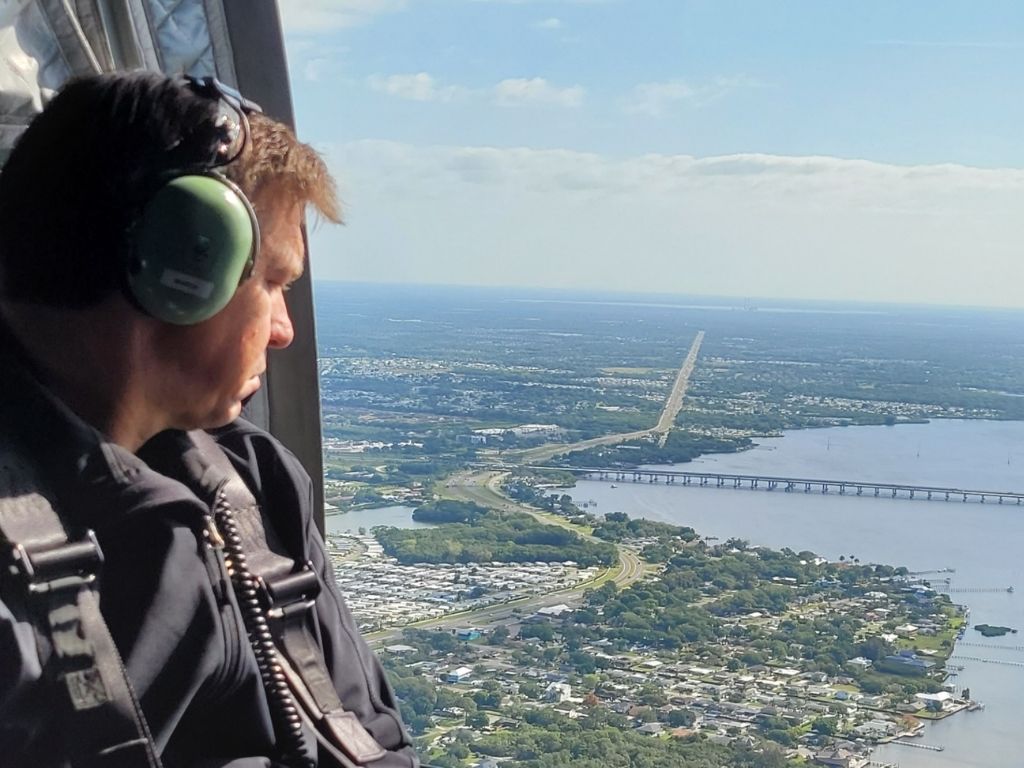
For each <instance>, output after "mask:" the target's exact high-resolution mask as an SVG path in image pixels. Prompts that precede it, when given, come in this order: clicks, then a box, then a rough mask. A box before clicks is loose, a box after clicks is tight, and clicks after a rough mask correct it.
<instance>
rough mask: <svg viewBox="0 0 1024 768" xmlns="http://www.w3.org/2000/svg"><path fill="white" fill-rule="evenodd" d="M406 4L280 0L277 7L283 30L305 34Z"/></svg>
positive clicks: (371, 0)
mask: <svg viewBox="0 0 1024 768" xmlns="http://www.w3.org/2000/svg"><path fill="white" fill-rule="evenodd" d="M406 6H407V2H406V0H280V6H279V7H280V10H281V23H282V26H283V27H284V30H285V32H286V33H288V34H293V33H298V34H308V33H318V32H330V31H334V30H337V29H343V28H345V27H354V26H358V25H360V24H365V23H367V22H368V21H370V20H371V19H372V18H373V17H374V16H377V15H379V14H382V13H394V12H396V11H401V10H404V9H405V8H406Z"/></svg>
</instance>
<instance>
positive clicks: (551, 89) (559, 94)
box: [494, 77, 585, 107]
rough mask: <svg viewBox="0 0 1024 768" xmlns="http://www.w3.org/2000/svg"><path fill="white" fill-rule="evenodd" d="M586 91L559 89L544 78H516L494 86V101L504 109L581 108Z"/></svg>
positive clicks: (574, 87) (571, 88) (580, 89)
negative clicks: (549, 105) (541, 106)
mask: <svg viewBox="0 0 1024 768" xmlns="http://www.w3.org/2000/svg"><path fill="white" fill-rule="evenodd" d="M584 93H585V91H584V90H583V88H582V87H581V86H578V85H574V86H571V87H569V88H559V87H557V86H554V85H551V83H549V82H548V81H547V80H545V79H544V78H542V77H533V78H525V77H516V78H510V79H508V80H502V81H501V82H500V83H498V84H497V85H496V86H494V101H495V103H496V104H499V105H500V106H503V107H517V106H522V105H525V104H553V105H556V106H560V107H579V106H580V105H582V104H583V96H584Z"/></svg>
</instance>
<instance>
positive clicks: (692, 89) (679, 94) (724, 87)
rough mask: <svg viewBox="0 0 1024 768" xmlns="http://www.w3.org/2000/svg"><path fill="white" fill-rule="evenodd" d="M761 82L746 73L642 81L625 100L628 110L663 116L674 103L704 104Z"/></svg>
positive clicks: (641, 113)
mask: <svg viewBox="0 0 1024 768" xmlns="http://www.w3.org/2000/svg"><path fill="white" fill-rule="evenodd" d="M761 85H762V84H761V83H759V82H758V81H757V80H754V79H753V78H750V77H746V76H744V75H737V76H733V77H717V78H715V79H714V80H712V81H710V82H708V83H704V84H701V85H694V84H692V83H689V82H687V81H686V80H668V81H665V82H658V83H641V84H640V85H637V86H636V87H635V88H633V92H632V94H631V96H630V98H629V99H628V100H627V101H626V105H625V111H626V112H627V113H630V114H636V115H650V116H652V117H661V116H662V115H664V114H665V112H667V111H668V110H669V109H670V108H671V107H672V106H673V105H675V104H677V103H679V102H686V103H689V104H692V105H694V106H704V105H705V104H708V103H710V102H712V101H714V100H716V99H719V98H721V97H723V96H725V95H726V94H728V93H730V92H732V91H735V90H737V89H740V88H756V87H760V86H761Z"/></svg>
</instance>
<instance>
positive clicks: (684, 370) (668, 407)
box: [654, 331, 704, 448]
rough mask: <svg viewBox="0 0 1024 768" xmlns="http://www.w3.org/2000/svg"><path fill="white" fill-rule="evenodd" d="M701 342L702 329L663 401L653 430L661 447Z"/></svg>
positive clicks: (695, 363)
mask: <svg viewBox="0 0 1024 768" xmlns="http://www.w3.org/2000/svg"><path fill="white" fill-rule="evenodd" d="M703 342H704V331H698V332H697V337H696V338H695V339H694V340H693V344H691V345H690V351H689V353H688V354H687V355H686V359H685V360H683V364H682V366H681V367H680V368H679V374H678V375H677V376H676V383H675V384H674V385H672V391H671V392H670V393H669V396H668V400H667V401H666V402H665V409H664V410H663V411H662V412H661V418H660V419H658V425H657V426H656V427H655V428H654V431H655V432H657V433H660V435H661V437H660V438H658V445H659V446H661V447H662V448H664V447H665V441H666V440H668V433H669V432H671V431H672V427H673V426H674V425H675V423H676V416H678V415H679V409H680V408H682V407H683V398H684V397H685V396H686V389H687V387H689V386H690V374H691V373H693V369H694V367H695V366H696V365H697V355H699V354H700V345H701V344H702V343H703Z"/></svg>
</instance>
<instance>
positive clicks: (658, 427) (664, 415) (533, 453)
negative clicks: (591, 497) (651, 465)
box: [513, 331, 704, 464]
mask: <svg viewBox="0 0 1024 768" xmlns="http://www.w3.org/2000/svg"><path fill="white" fill-rule="evenodd" d="M703 342H704V331H698V332H697V335H696V337H694V339H693V344H691V345H690V351H689V353H687V355H686V359H685V360H683V364H682V365H681V366H680V368H679V373H677V374H676V380H675V383H674V384H673V385H672V391H671V392H669V395H668V397H667V398H666V400H665V407H664V408H662V410H661V415H660V416H659V417H658V423H657V424H655V425H654V426H653V427H651V428H650V429H640V430H637V431H635V432H621V433H619V434H616V435H603V436H602V437H593V438H591V439H589V440H582V441H581V442H578V443H570V444H568V445H566V444H559V445H542V446H539V447H538V448H530V449H529V450H526V451H523V452H522V454H521V455H520V457H519V461H520V462H521V463H523V464H539V463H541V462H544V461H547V460H548V459H551V458H554V457H555V456H560V455H563V454H566V453H573V452H574V451H584V450H586V449H587V448H596V447H597V446H599V445H617V444H618V443H625V442H628V441H630V440H640V439H642V438H645V437H650V436H651V435H658V444H659V445H661V446H664V445H665V441H666V440H667V439H668V433H669V432H670V431H672V426H673V425H674V424H675V422H676V416H678V415H679V410H680V409H681V408H682V407H683V398H684V397H685V396H686V389H687V387H688V386H689V384H690V374H692V373H693V369H694V368H695V367H696V365H697V355H699V354H700V346H701V344H702V343H703ZM513 461H515V459H513Z"/></svg>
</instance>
